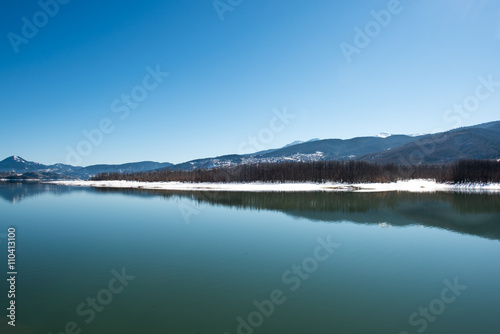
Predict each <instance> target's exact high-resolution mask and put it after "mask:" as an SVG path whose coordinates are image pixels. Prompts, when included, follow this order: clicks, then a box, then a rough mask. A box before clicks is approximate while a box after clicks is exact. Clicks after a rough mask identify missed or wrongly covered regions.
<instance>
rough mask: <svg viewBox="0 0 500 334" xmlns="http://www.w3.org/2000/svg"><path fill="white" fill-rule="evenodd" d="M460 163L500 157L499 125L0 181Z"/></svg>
mask: <svg viewBox="0 0 500 334" xmlns="http://www.w3.org/2000/svg"><path fill="white" fill-rule="evenodd" d="M461 159H495V160H498V159H500V121H496V122H490V123H484V124H479V125H475V126H470V127H463V128H458V129H454V130H450V131H446V132H443V133H439V134H428V135H397V134H388V133H381V134H380V135H377V136H373V137H356V138H352V139H322V140H320V139H312V140H309V141H306V142H300V141H296V142H293V143H291V144H289V145H285V146H283V147H281V148H278V149H269V150H265V151H260V152H256V153H253V154H242V155H238V154H231V155H224V156H219V157H213V158H203V159H196V160H191V161H187V162H184V163H180V164H176V165H174V164H171V163H168V162H165V163H159V162H153V161H143V162H135V163H126V164H121V165H92V166H87V167H75V166H70V165H64V164H54V165H42V164H39V163H36V162H30V161H27V160H24V159H23V158H21V157H18V156H12V157H9V158H7V159H5V160H3V161H0V178H6V177H7V178H16V177H21V178H39V179H60V178H79V179H86V178H89V177H91V176H93V175H95V174H98V173H102V172H120V173H126V172H144V171H150V170H157V169H164V168H170V169H174V170H193V169H208V168H215V167H228V166H233V165H237V164H258V163H276V162H285V161H328V160H340V161H345V160H356V161H367V162H373V163H378V164H388V163H394V164H398V165H401V164H403V165H404V164H441V163H449V162H453V161H457V160H461Z"/></svg>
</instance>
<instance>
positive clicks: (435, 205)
mask: <svg viewBox="0 0 500 334" xmlns="http://www.w3.org/2000/svg"><path fill="white" fill-rule="evenodd" d="M96 191H98V192H101V193H114V192H118V193H126V194H129V195H135V196H161V197H165V198H186V199H190V200H193V201H195V202H197V203H207V204H210V205H217V206H225V207H231V208H238V209H253V210H272V211H278V212H283V213H285V214H288V215H291V216H294V217H301V218H306V219H310V220H315V221H323V222H338V221H344V220H348V221H352V222H356V223H363V224H378V223H380V222H389V223H390V224H391V225H393V226H408V225H415V224H421V225H424V226H428V227H438V228H442V229H447V230H451V231H455V232H459V233H466V234H470V235H476V236H481V237H486V238H490V239H497V240H500V195H495V194H491V195H487V194H471V193H451V192H450V193H448V192H446V193H445V192H440V193H427V194H425V193H409V192H378V193H352V192H300V193H295V192H293V193H292V192H259V193H252V192H222V191H221V192H213V191H203V192H186V191H164V190H137V189H110V188H96Z"/></svg>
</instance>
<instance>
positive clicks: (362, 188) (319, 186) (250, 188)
mask: <svg viewBox="0 0 500 334" xmlns="http://www.w3.org/2000/svg"><path fill="white" fill-rule="evenodd" d="M43 183H46V184H55V185H65V186H78V187H95V188H120V189H146V190H177V191H179V190H183V191H235V192H237V191H243V192H245V191H247V192H310V191H326V192H387V191H406V192H420V193H425V192H438V191H440V192H441V191H442V192H492V193H497V192H499V193H500V183H488V184H479V183H473V184H450V183H437V182H436V181H434V180H422V179H415V180H407V181H398V182H392V183H361V184H356V183H352V184H348V183H335V182H328V183H266V182H252V183H188V182H137V181H47V182H43Z"/></svg>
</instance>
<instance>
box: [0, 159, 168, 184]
mask: <svg viewBox="0 0 500 334" xmlns="http://www.w3.org/2000/svg"><path fill="white" fill-rule="evenodd" d="M172 165H173V164H171V163H169V162H164V163H159V162H153V161H142V162H134V163H126V164H121V165H92V166H87V167H75V166H70V165H65V164H60V163H57V164H54V165H43V164H40V163H38V162H32V161H27V160H25V159H23V158H21V157H18V156H11V157H8V158H7V159H4V160H2V161H0V177H1V176H2V175H1V173H2V172H3V174H5V175H3V177H4V178H5V177H10V178H15V177H16V176H24V178H35V179H36V178H40V179H61V178H77V179H86V178H89V177H91V176H92V175H95V174H98V173H103V172H108V173H110V172H120V173H126V172H145V171H149V170H154V169H162V168H167V167H170V166H172Z"/></svg>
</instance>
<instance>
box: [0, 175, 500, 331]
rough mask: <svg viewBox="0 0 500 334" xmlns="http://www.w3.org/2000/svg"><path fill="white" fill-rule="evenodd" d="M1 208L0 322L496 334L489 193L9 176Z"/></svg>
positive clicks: (495, 240) (493, 199)
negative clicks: (79, 182)
mask: <svg viewBox="0 0 500 334" xmlns="http://www.w3.org/2000/svg"><path fill="white" fill-rule="evenodd" d="M0 214H1V220H0V222H1V224H0V227H1V230H0V247H2V248H3V250H2V254H5V256H4V257H3V258H4V260H1V261H3V262H4V263H5V262H6V251H5V249H6V239H5V233H7V228H8V227H9V226H12V225H13V226H15V227H16V230H17V242H18V244H17V256H18V273H19V274H18V277H17V279H18V281H17V294H16V305H17V326H16V328H15V329H13V328H11V327H10V326H6V320H5V319H6V318H5V314H6V311H3V314H2V315H1V317H2V319H3V320H2V323H1V324H0V330H1V332H2V333H37V334H38V333H54V334H56V333H71V332H72V330H73V329H72V328H71V327H72V326H77V327H76V328H78V330H81V333H92V334H101V333H102V334H112V333H173V334H174V333H175V334H183V333H186V334H188V333H189V334H202V333H220V334H224V333H230V334H233V333H245V334H250V333H304V334H305V333H318V334H333V333H353V334H357V333H359V334H366V333H389V334H392V333H394V334H399V333H402V332H403V333H410V334H413V333H423V332H425V333H428V334H432V333H443V334H444V333H454V334H458V333H467V334H470V333H492V334H498V333H500V316H499V312H500V265H499V260H500V242H499V240H500V196H499V195H486V194H452V193H438V194H409V193H374V194H360V193H226V192H205V193H189V192H185V193H183V192H165V191H162V192H155V191H137V190H102V189H101V190H99V189H91V188H71V187H62V186H52V185H39V184H31V185H29V184H15V183H9V184H0ZM2 245H4V246H2ZM2 268H6V266H4V265H2ZM6 272H7V270H6V269H4V274H3V275H5V274H6ZM117 277H119V278H120V279H121V280H120V279H117ZM2 281H3V282H5V281H4V280H2ZM2 287H3V288H2V290H5V291H6V290H7V285H6V284H5V283H2ZM4 295H5V293H2V298H0V302H1V303H2V305H1V306H2V309H3V310H5V308H6V307H7V299H6V298H5V296H4ZM68 324H69V325H68ZM68 326H69V327H70V328H69V331H67V330H66V329H67V328H66V329H65V327H68ZM75 333H78V332H77V331H75Z"/></svg>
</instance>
